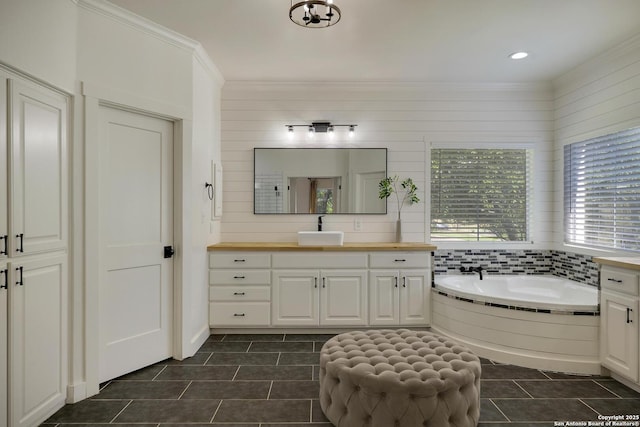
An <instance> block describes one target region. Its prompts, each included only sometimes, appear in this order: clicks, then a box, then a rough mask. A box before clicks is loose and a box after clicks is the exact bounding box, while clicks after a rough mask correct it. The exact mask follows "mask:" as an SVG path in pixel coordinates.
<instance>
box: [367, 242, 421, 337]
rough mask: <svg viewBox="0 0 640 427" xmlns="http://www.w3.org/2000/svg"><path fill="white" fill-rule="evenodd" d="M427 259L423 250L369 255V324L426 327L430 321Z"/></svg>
mask: <svg viewBox="0 0 640 427" xmlns="http://www.w3.org/2000/svg"><path fill="white" fill-rule="evenodd" d="M429 259H430V258H429V257H428V256H425V254H424V253H402V252H399V253H374V254H371V255H370V259H369V263H370V268H371V270H369V324H370V325H378V326H394V325H420V326H428V325H429V324H430V323H431V318H430V305H431V304H430V298H431V282H430V273H429V272H430V270H429ZM390 267H391V268H393V267H396V268H397V267H402V268H401V269H389V268H390ZM383 268H384V269H383Z"/></svg>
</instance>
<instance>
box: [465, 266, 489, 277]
mask: <svg viewBox="0 0 640 427" xmlns="http://www.w3.org/2000/svg"><path fill="white" fill-rule="evenodd" d="M483 271H484V270H483V269H482V266H480V265H479V266H477V267H467V268H465V267H464V266H462V267H460V272H461V273H478V275H480V280H482V272H483Z"/></svg>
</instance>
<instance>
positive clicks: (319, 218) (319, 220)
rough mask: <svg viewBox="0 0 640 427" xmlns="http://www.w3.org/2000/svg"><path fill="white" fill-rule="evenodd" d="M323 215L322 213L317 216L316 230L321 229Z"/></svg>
mask: <svg viewBox="0 0 640 427" xmlns="http://www.w3.org/2000/svg"><path fill="white" fill-rule="evenodd" d="M323 216H324V215H320V216H319V217H318V231H322V217H323Z"/></svg>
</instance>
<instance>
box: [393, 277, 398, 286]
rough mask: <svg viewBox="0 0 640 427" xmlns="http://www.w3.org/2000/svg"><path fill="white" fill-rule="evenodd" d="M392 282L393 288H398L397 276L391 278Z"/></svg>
mask: <svg viewBox="0 0 640 427" xmlns="http://www.w3.org/2000/svg"><path fill="white" fill-rule="evenodd" d="M393 280H394V282H395V287H396V288H397V287H398V276H396V277H394V278H393Z"/></svg>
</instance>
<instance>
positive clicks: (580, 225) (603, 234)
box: [564, 128, 640, 251]
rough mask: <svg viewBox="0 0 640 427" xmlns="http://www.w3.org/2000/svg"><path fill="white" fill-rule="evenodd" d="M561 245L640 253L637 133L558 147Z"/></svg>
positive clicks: (639, 138)
mask: <svg viewBox="0 0 640 427" xmlns="http://www.w3.org/2000/svg"><path fill="white" fill-rule="evenodd" d="M564 218H565V242H566V243H574V244H579V245H585V246H590V247H594V248H612V249H622V250H630V251H640V128H635V129H630V130H626V131H623V132H618V133H614V134H611V135H606V136H602V137H599V138H593V139H590V140H588V141H584V142H577V143H574V144H570V145H566V146H565V147H564Z"/></svg>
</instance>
